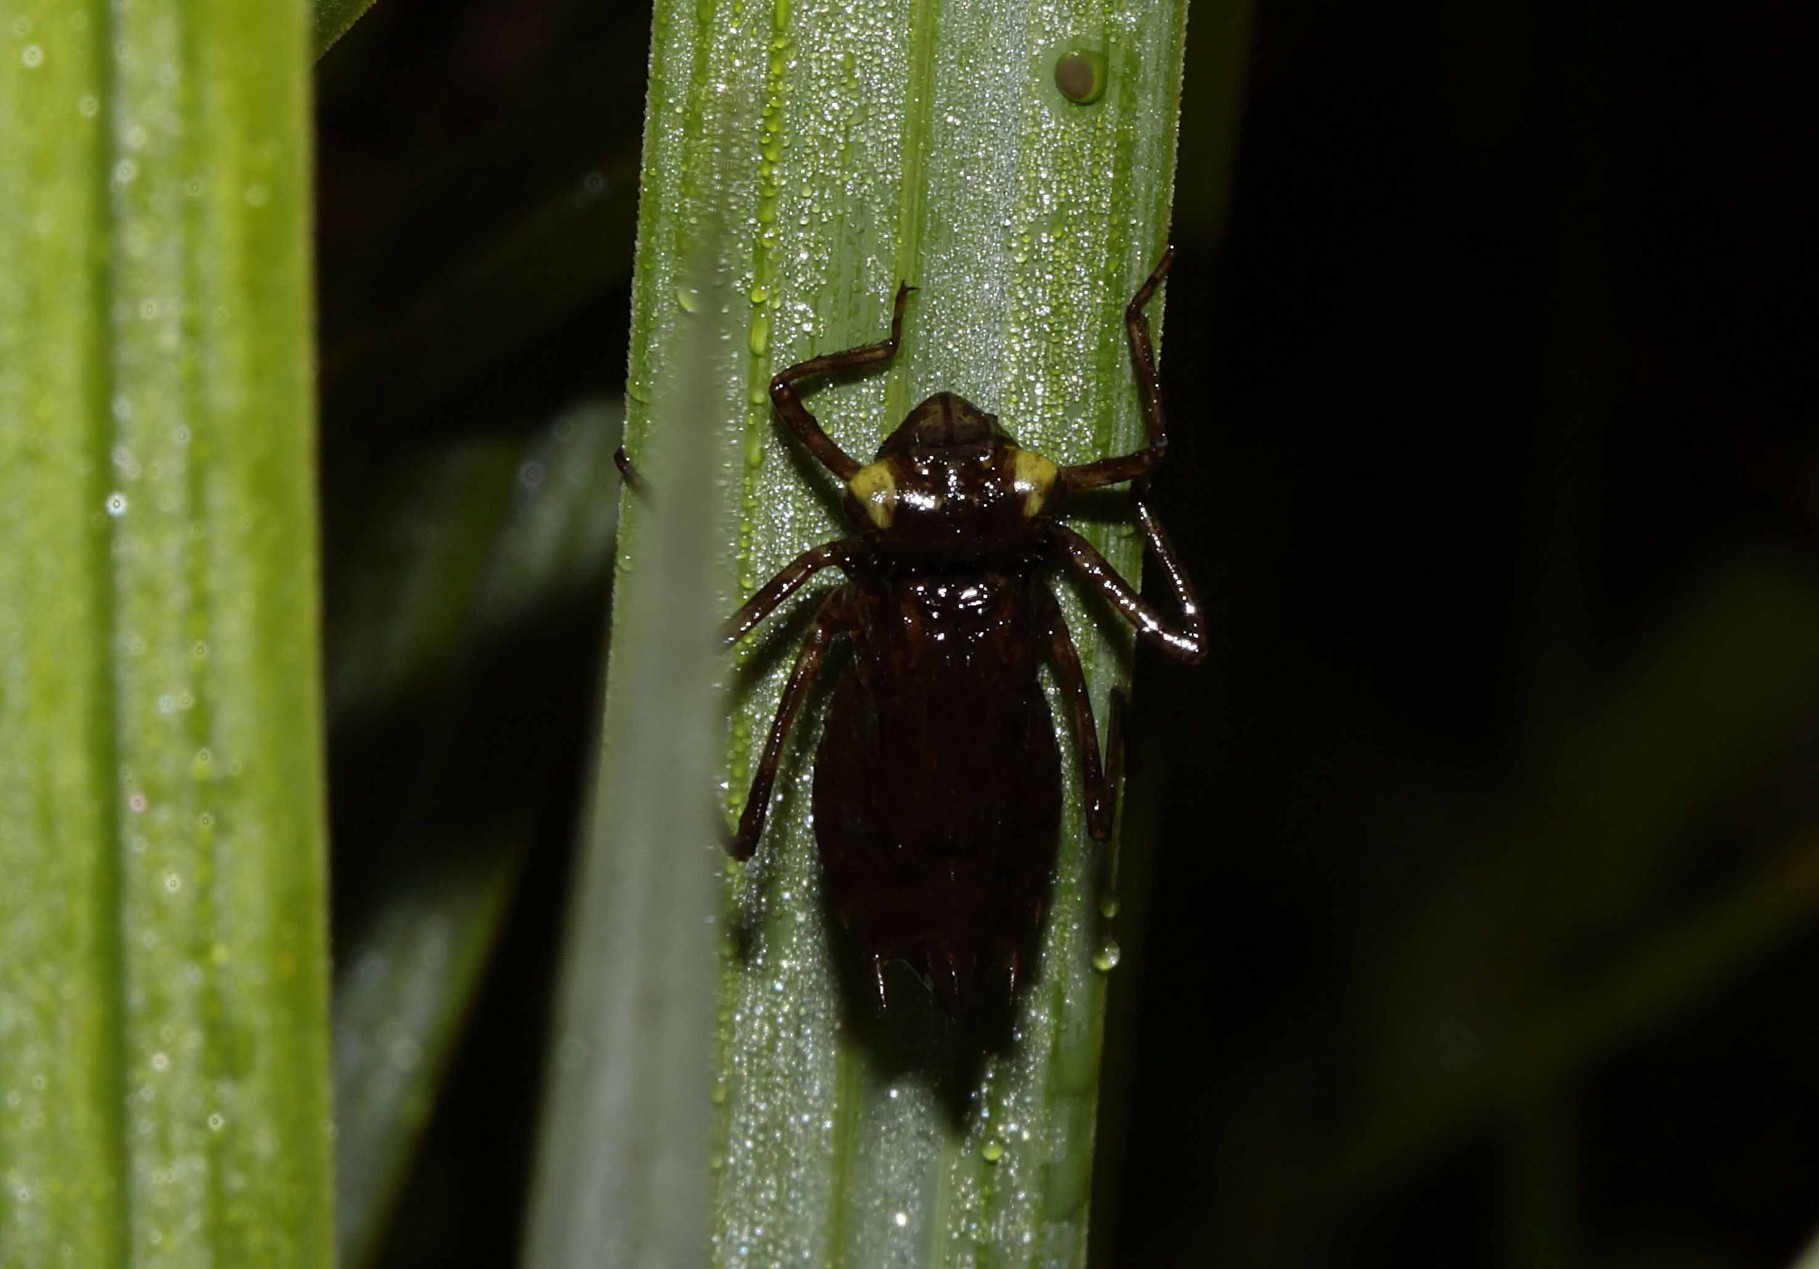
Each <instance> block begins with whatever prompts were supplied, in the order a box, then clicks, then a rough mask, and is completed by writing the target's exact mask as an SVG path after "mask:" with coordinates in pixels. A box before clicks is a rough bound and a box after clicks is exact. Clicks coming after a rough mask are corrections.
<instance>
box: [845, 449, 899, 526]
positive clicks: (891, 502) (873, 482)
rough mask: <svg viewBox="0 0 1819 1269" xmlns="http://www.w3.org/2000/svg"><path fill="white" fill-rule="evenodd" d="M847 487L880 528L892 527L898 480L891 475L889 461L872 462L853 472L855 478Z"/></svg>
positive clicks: (895, 509) (895, 508)
mask: <svg viewBox="0 0 1819 1269" xmlns="http://www.w3.org/2000/svg"><path fill="white" fill-rule="evenodd" d="M846 487H847V488H848V489H850V490H852V491H853V497H855V498H857V499H858V500H859V505H860V506H862V507H864V508H865V514H866V515H867V516H869V517H870V518H871V521H872V523H873V524H875V525H877V526H878V527H879V528H880V529H888V528H890V527H891V519H892V518H893V517H894V516H895V515H896V514H897V481H896V478H895V477H893V476H892V475H891V469H890V466H889V464H887V463H870V464H868V465H867V466H864V467H861V468H860V469H859V470H858V471H856V472H854V473H853V478H852V479H851V480H849V481H847V482H846Z"/></svg>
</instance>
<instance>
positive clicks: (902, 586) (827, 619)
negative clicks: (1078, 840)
mask: <svg viewBox="0 0 1819 1269" xmlns="http://www.w3.org/2000/svg"><path fill="white" fill-rule="evenodd" d="M1172 258H1173V250H1172V249H1170V250H1169V251H1167V252H1165V253H1164V254H1163V256H1162V259H1161V261H1160V262H1159V263H1158V264H1157V265H1156V269H1155V272H1153V273H1151V274H1150V276H1149V278H1148V279H1147V280H1146V281H1145V282H1144V283H1143V285H1142V286H1141V287H1140V288H1139V289H1138V291H1137V293H1136V295H1135V296H1133V297H1132V298H1131V301H1130V304H1129V305H1128V306H1127V307H1126V309H1125V314H1124V317H1125V327H1126V330H1127V332H1128V334H1129V339H1130V349H1131V362H1132V364H1133V366H1134V367H1135V369H1136V375H1137V395H1138V397H1139V398H1140V399H1141V401H1142V403H1143V413H1144V418H1145V420H1146V421H1147V424H1148V431H1149V445H1148V446H1147V447H1145V448H1144V449H1140V450H1138V451H1137V452H1136V453H1133V454H1126V455H1123V456H1121V457H1117V458H1105V459H1100V460H1099V461H1098V462H1092V463H1086V464H1083V465H1081V466H1077V467H1068V466H1059V465H1057V464H1055V463H1053V462H1051V461H1049V460H1048V459H1046V458H1044V457H1042V456H1041V455H1040V454H1036V453H1034V452H1032V451H1030V450H1026V449H1022V448H1020V447H1019V446H1018V445H1017V443H1016V441H1014V440H1013V439H1011V437H1010V435H1009V434H1008V433H1006V432H1005V430H1004V429H1003V428H1002V427H1000V426H999V425H998V420H997V418H996V417H995V416H993V415H990V414H987V413H985V412H984V411H982V410H980V409H978V408H977V407H976V406H974V405H972V404H971V403H970V402H967V401H964V400H962V399H961V398H960V397H957V396H955V395H953V394H952V393H949V392H941V393H937V394H936V395H934V396H932V397H930V398H929V399H928V400H926V401H924V402H923V403H922V404H920V405H918V406H917V407H916V408H915V409H913V410H911V411H910V413H909V417H908V418H906V419H904V420H903V422H902V423H901V424H900V425H899V426H898V428H897V430H896V431H894V432H892V433H891V435H890V436H889V438H888V439H886V440H885V442H884V444H883V445H881V446H880V447H879V448H878V456H877V458H876V459H875V460H873V461H872V462H870V463H865V464H862V463H860V462H858V461H857V460H856V459H854V458H852V457H851V456H849V455H848V454H847V453H845V451H843V450H842V449H841V448H840V447H839V446H838V445H836V444H835V443H834V441H833V439H832V438H831V437H829V436H828V434H827V433H826V432H825V431H823V430H822V428H821V425H820V424H819V423H817V422H816V421H815V418H814V416H813V415H811V414H810V413H809V412H808V410H807V409H805V408H804V407H803V404H802V401H801V399H800V398H799V397H798V396H797V395H796V387H795V385H796V383H797V381H799V380H801V379H805V378H808V377H809V376H811V375H819V374H825V373H827V372H828V371H833V370H842V369H846V368H849V367H853V366H864V365H871V364H876V363H882V362H887V361H889V360H890V359H891V358H892V357H893V356H894V355H895V354H896V352H897V341H898V337H899V336H900V334H901V333H902V328H903V305H904V300H905V298H906V297H907V295H908V293H909V287H908V286H907V285H906V286H904V287H902V288H900V289H899V290H898V292H897V298H896V303H895V306H894V307H893V309H892V313H891V334H890V338H889V339H886V340H884V341H882V342H880V343H876V344H868V345H865V346H864V347H861V348H853V349H849V350H847V351H846V352H838V353H830V354H828V355H825V356H821V357H813V358H810V359H809V360H807V361H804V362H800V363H798V364H796V365H793V366H791V367H789V369H787V370H785V371H783V372H782V373H781V374H779V375H777V376H776V377H775V378H773V379H772V380H771V400H772V402H774V403H775V405H776V408H777V413H778V414H780V415H781V416H782V417H783V420H784V421H785V422H786V423H788V424H789V427H790V430H791V431H792V432H794V433H795V435H796V439H797V440H799V441H801V442H802V444H803V445H804V446H806V447H807V449H808V451H809V452H810V453H811V454H813V455H814V456H815V457H816V458H817V459H819V460H820V461H821V462H822V463H823V464H824V465H826V466H827V467H828V469H829V470H831V471H832V472H833V473H834V474H835V475H836V476H838V477H839V478H840V479H841V480H842V481H844V482H845V484H846V500H845V501H846V512H847V515H848V517H849V518H850V519H851V521H852V523H853V525H854V527H855V528H856V529H857V532H856V533H854V534H853V536H851V537H847V538H842V539H840V540H839V541H837V542H829V543H827V544H825V545H823V546H818V547H815V548H814V549H813V550H811V551H807V552H804V553H803V554H802V555H801V556H800V557H798V558H797V559H796V560H794V561H793V562H792V563H790V564H789V565H788V566H787V567H786V568H784V569H783V571H782V572H780V573H778V574H777V575H776V576H775V577H774V578H772V579H771V580H770V581H769V582H768V583H766V584H765V586H764V587H763V588H762V589H760V590H759V591H758V592H757V593H756V594H755V595H753V596H752V597H751V599H750V600H748V601H747V602H746V604H745V606H744V607H742V608H741V609H739V611H738V612H737V613H735V614H733V617H732V619H731V620H730V621H729V622H728V623H727V627H726V637H727V641H728V642H729V643H732V642H736V641H737V640H738V639H740V638H741V637H743V636H744V635H745V634H746V633H747V632H748V631H750V630H751V629H752V628H753V627H754V626H756V625H757V624H758V623H759V622H760V621H762V620H764V618H765V617H766V616H768V615H769V614H770V613H771V612H772V610H774V609H775V608H776V607H777V605H778V604H780V603H781V602H782V601H783V600H784V599H785V598H786V597H788V596H789V595H790V594H792V593H793V592H794V591H795V590H796V589H797V588H798V587H800V586H801V585H802V584H803V583H804V582H806V581H807V580H808V579H809V578H810V577H811V576H812V575H813V574H814V573H815V572H817V571H818V570H820V569H822V568H825V567H827V566H828V565H830V564H831V565H834V566H837V567H838V568H840V569H841V570H842V571H843V572H845V574H846V575H847V581H846V584H845V585H843V586H841V587H840V588H839V589H837V590H835V591H834V592H833V593H831V594H830V595H829V596H828V597H827V598H826V600H824V601H823V602H822V604H821V607H820V609H819V611H817V612H816V614H815V618H814V620H813V622H812V623H811V624H810V626H809V628H808V632H807V634H806V635H805V636H804V639H803V643H802V648H801V651H800V652H799V653H798V654H797V656H796V663H795V666H794V668H793V669H791V671H790V675H789V679H788V681H787V682H786V683H785V685H784V688H783V696H782V699H781V700H780V701H779V703H778V705H777V715H776V718H775V719H774V720H773V722H772V723H771V728H770V733H769V735H768V737H767V738H766V740H765V744H764V750H763V753H762V755H761V756H760V757H759V759H758V766H757V771H756V774H755V775H754V777H753V779H752V788H751V795H750V797H749V798H748V799H747V801H746V804H745V812H744V814H743V815H742V816H741V817H740V821H739V830H738V833H737V835H736V836H735V837H734V839H733V841H732V843H731V845H730V847H729V849H730V850H731V851H732V854H733V856H734V858H736V859H746V858H749V857H750V855H751V853H752V851H753V850H754V849H755V848H756V847H757V845H758V838H759V835H760V834H761V833H762V832H763V831H764V819H765V815H766V812H767V811H768V810H769V807H770V803H771V790H772V784H773V782H774V781H775V779H776V775H777V761H778V757H779V755H780V754H781V753H782V751H783V742H784V738H785V737H786V736H787V735H788V733H789V728H790V724H791V722H792V721H793V720H794V718H795V716H796V711H797V710H798V709H799V708H800V707H801V704H802V701H803V698H804V697H805V696H806V695H807V693H808V690H809V687H810V686H811V684H812V683H813V681H814V678H815V674H816V671H817V670H819V668H820V666H821V663H822V659H823V658H824V657H825V656H826V655H827V651H828V647H829V645H830V644H831V643H832V642H833V641H834V640H835V639H836V638H837V637H839V636H841V635H845V636H846V637H847V638H848V639H849V640H850V641H851V643H852V652H853V656H852V660H851V661H850V662H849V663H848V664H847V665H846V666H845V667H844V668H843V669H842V670H841V672H840V677H839V679H838V680H837V681H836V683H835V685H834V690H833V697H832V700H831V701H830V702H829V704H828V709H827V722H826V727H825V730H824V732H823V735H822V738H821V745H820V748H819V749H817V750H816V753H815V790H814V812H815V838H816V840H817V842H818V843H819V844H820V848H821V860H822V866H823V868H824V870H825V872H826V876H827V886H828V892H829V896H830V898H831V900H832V903H833V908H834V911H835V912H836V913H837V914H838V915H839V917H840V920H841V921H842V922H843V923H844V924H845V925H846V926H847V928H848V929H849V930H851V931H852V933H853V934H854V936H855V937H856V939H857V941H858V943H859V946H860V947H861V949H862V950H863V951H864V953H865V954H866V955H867V956H869V958H870V960H871V966H872V972H873V975H874V977H875V978H876V981H877V984H878V992H879V1002H880V1004H882V1003H883V993H884V979H883V967H884V964H885V963H886V962H887V961H891V960H896V959H902V960H905V961H907V962H909V964H910V965H911V967H912V968H914V969H916V970H917V971H919V972H920V973H921V974H922V976H923V977H924V978H925V979H927V980H928V981H929V982H931V983H932V984H933V986H934V991H935V995H936V996H937V997H938V999H939V1000H940V1002H941V1005H942V1007H943V1008H944V1009H946V1010H947V1011H948V1012H949V1013H952V1014H956V1015H958V1014H965V1013H969V1012H971V1011H972V1010H973V1008H974V1007H975V1006H976V1005H977V1004H979V1003H980V1002H981V1001H982V1000H985V999H987V998H988V993H990V997H991V998H995V999H996V1000H997V1001H999V1002H1006V1003H1008V1002H1009V1000H1010V999H1011V998H1012V997H1013V995H1014V994H1015V991H1016V985H1017V979H1018V976H1019V973H1020V969H1021V967H1020V961H1021V958H1022V957H1023V955H1024V954H1025V953H1024V949H1025V947H1026V946H1027V945H1028V943H1029V940H1030V936H1031V934H1032V933H1033V931H1034V929H1035V927H1036V924H1037V923H1038V921H1039V920H1040V918H1041V914H1042V908H1043V903H1044V899H1045V897H1046V895H1047V891H1048V884H1049V873H1050V870H1051V869H1052V867H1053V865H1054V861H1055V850H1056V842H1057V837H1058V834H1059V826H1060V816H1061V774H1060V759H1059V756H1058V754H1057V751H1056V746H1055V734H1054V721H1053V719H1052V718H1051V716H1050V714H1049V708H1048V703H1047V700H1046V699H1045V697H1044V696H1043V693H1042V688H1041V686H1040V684H1039V682H1038V680H1037V670H1038V668H1039V667H1040V665H1041V663H1042V661H1043V660H1044V659H1045V658H1046V659H1047V661H1048V662H1049V664H1050V665H1051V666H1052V667H1053V669H1054V673H1055V679H1056V683H1057V684H1058V686H1059V688H1060V691H1061V696H1062V699H1063V700H1064V701H1065V702H1066V708H1067V711H1068V713H1069V714H1070V715H1071V717H1072V720H1073V725H1074V731H1075V736H1076V747H1077V750H1078V753H1079V761H1080V785H1081V788H1082V790H1083V793H1084V798H1085V808H1084V809H1085V812H1086V823H1087V829H1088V831H1089V832H1090V833H1091V834H1092V836H1093V838H1094V839H1095V840H1097V841H1104V840H1105V839H1106V838H1107V837H1108V836H1109V835H1110V833H1111V828H1112V798H1113V789H1112V787H1111V785H1110V784H1109V782H1108V781H1107V780H1106V777H1105V773H1104V769H1103V767H1102V765H1101V763H1100V758H1099V740H1098V736H1097V733H1096V732H1095V730H1094V725H1093V707H1092V701H1091V699H1090V698H1089V697H1088V695H1087V688H1086V679H1085V677H1084V676H1083V675H1082V674H1081V670H1080V656H1079V653H1078V652H1077V651H1076V650H1075V648H1074V642H1073V639H1072V638H1071V637H1070V636H1069V634H1068V629H1067V625H1066V623H1065V622H1064V621H1063V620H1062V616H1061V608H1060V605H1059V604H1057V603H1056V601H1055V597H1054V595H1053V594H1052V593H1051V592H1050V590H1049V588H1048V586H1047V584H1046V583H1045V582H1044V580H1043V578H1042V576H1041V572H1042V569H1043V567H1044V564H1045V563H1046V561H1047V560H1048V558H1049V557H1050V556H1051V555H1053V554H1054V553H1056V552H1059V553H1060V555H1061V556H1062V558H1063V559H1064V560H1065V561H1066V562H1067V564H1068V565H1070V566H1071V567H1072V568H1073V569H1074V570H1075V571H1076V572H1077V573H1079V574H1080V576H1081V577H1082V579H1084V580H1085V582H1086V583H1087V584H1088V585H1089V586H1091V587H1092V588H1094V589H1096V590H1098V591H1099V592H1101V593H1102V594H1103V595H1104V596H1105V597H1106V598H1107V599H1108V600H1109V601H1110V602H1111V603H1112V604H1113V605H1114V606H1115V607H1116V608H1117V609H1118V611H1119V612H1121V613H1123V614H1124V616H1125V618H1126V619H1127V620H1128V621H1129V622H1130V623H1131V624H1132V625H1133V626H1135V627H1136V628H1137V632H1138V633H1139V634H1140V635H1142V636H1144V637H1145V638H1148V639H1149V640H1151V641H1152V642H1153V643H1154V644H1155V645H1156V646H1157V647H1159V648H1160V649H1161V650H1162V651H1164V652H1166V653H1168V654H1169V655H1170V656H1173V657H1176V658H1178V659H1180V660H1183V661H1189V662H1193V661H1198V660H1199V659H1200V658H1201V657H1202V656H1203V655H1204V652H1205V623H1204V621H1203V619H1202V618H1201V615H1200V611H1199V605H1198V603H1197V601H1196V600H1195V598H1194V590H1193V587H1192V585H1191V584H1190V583H1189V582H1188V579H1187V577H1186V575H1185V574H1184V573H1183V571H1182V569H1181V566H1180V564H1179V563H1178V562H1177V560H1176V559H1175V554H1174V550H1173V548H1172V547H1171V546H1170V545H1169V541H1168V537H1167V535H1165V534H1164V533H1163V531H1162V526H1161V525H1160V524H1159V523H1158V522H1157V521H1156V519H1155V517H1154V516H1153V515H1151V513H1150V511H1149V508H1148V507H1146V506H1145V505H1144V504H1143V502H1142V500H1141V497H1137V498H1135V499H1134V500H1133V501H1134V504H1135V510H1136V516H1137V522H1138V524H1139V525H1140V526H1141V527H1142V529H1143V534H1144V538H1145V540H1146V541H1147V542H1148V543H1149V545H1150V548H1151V550H1153V551H1154V552H1155V555H1156V559H1157V561H1158V562H1159V563H1160V564H1161V565H1162V569H1163V572H1164V574H1165V575H1166V576H1167V577H1168V580H1169V584H1170V585H1171V586H1172V587H1173V589H1174V592H1175V597H1176V599H1177V600H1178V601H1179V603H1180V605H1181V610H1182V616H1181V621H1180V623H1179V624H1178V625H1177V624H1174V623H1171V622H1170V621H1168V620H1167V619H1166V618H1165V617H1163V616H1162V615H1161V614H1160V613H1158V612H1157V611H1156V610H1155V609H1154V608H1153V607H1151V606H1150V605H1149V604H1147V603H1145V602H1144V600H1143V599H1142V598H1141V597H1140V596H1139V595H1138V594H1137V592H1136V590H1135V589H1134V588H1133V587H1132V586H1131V584H1130V583H1129V582H1127V581H1125V580H1124V578H1122V577H1120V576H1119V575H1118V574H1117V573H1116V572H1115V571H1113V569H1112V567H1111V566H1110V565H1109V564H1107V563H1106V561H1105V558H1104V557H1103V556H1101V555H1100V554H1099V552H1098V551H1096V550H1095V549H1093V547H1092V545H1091V544H1090V543H1089V542H1087V540H1086V539H1085V538H1083V537H1081V536H1080V535H1079V534H1077V533H1075V532H1074V531H1073V530H1071V529H1069V528H1068V527H1067V526H1066V525H1064V524H1062V523H1060V522H1059V521H1058V520H1056V519H1055V518H1054V515H1055V513H1056V511H1057V510H1058V509H1059V507H1060V505H1061V503H1062V500H1063V498H1064V496H1065V495H1066V494H1067V493H1069V492H1071V491H1074V490H1081V489H1093V488H1097V487H1099V486H1102V485H1111V484H1117V483H1120V482H1123V481H1131V482H1135V483H1134V485H1133V490H1134V491H1135V492H1136V493H1138V494H1140V493H1141V491H1142V488H1143V485H1144V482H1145V481H1146V480H1147V478H1148V477H1149V476H1150V475H1151V474H1152V473H1153V472H1154V471H1155V470H1156V467H1157V465H1158V464H1159V463H1160V462H1161V461H1162V456H1163V454H1164V452H1165V450H1166V447H1167V443H1168V437H1167V433H1166V431H1165V428H1164V422H1163V413H1162V398H1161V394H1160V391H1159V387H1158V383H1157V376H1156V359H1155V355H1154V352H1153V351H1152V348H1151V345H1150V333H1149V323H1148V321H1147V319H1146V318H1145V317H1144V314H1143V308H1144V305H1145V304H1146V303H1148V301H1149V299H1150V296H1151V295H1153V294H1154V293H1155V290H1156V288H1157V286H1158V285H1160V284H1161V282H1162V278H1163V276H1164V275H1165V274H1166V273H1167V272H1168V267H1169V263H1170V261H1171V260H1172Z"/></svg>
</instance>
